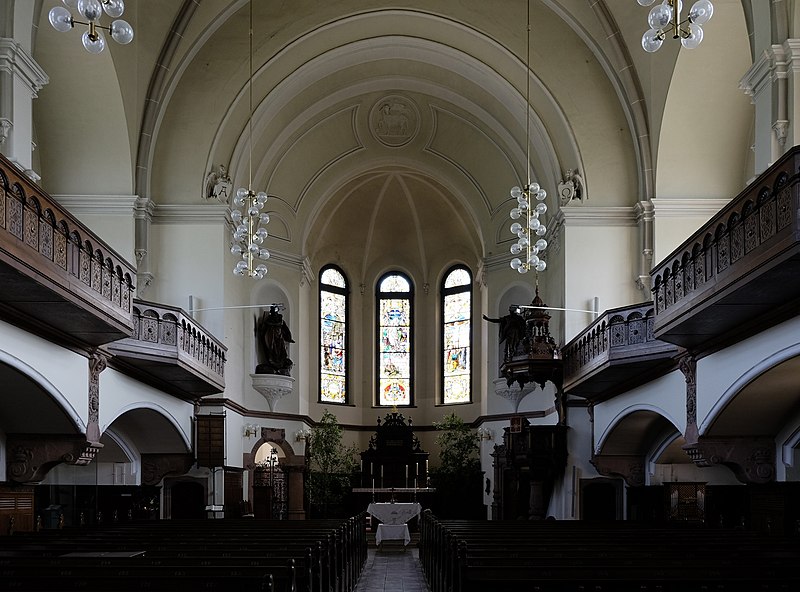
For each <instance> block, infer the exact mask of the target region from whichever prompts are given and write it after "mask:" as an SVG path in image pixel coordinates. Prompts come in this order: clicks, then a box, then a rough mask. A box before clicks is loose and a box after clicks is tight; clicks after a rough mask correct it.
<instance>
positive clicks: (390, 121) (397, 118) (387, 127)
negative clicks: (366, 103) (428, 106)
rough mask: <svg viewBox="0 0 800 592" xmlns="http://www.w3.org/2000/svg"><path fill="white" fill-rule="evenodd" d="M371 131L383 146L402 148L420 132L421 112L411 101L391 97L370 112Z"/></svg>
mask: <svg viewBox="0 0 800 592" xmlns="http://www.w3.org/2000/svg"><path fill="white" fill-rule="evenodd" d="M369 129H370V131H372V135H373V136H375V139H376V140H378V141H379V142H380V143H381V144H385V145H386V146H392V147H395V148H396V147H397V146H402V145H404V144H407V143H408V142H410V141H411V140H412V139H413V138H414V136H416V135H417V132H418V131H419V111H418V110H417V106H416V105H415V104H414V103H413V102H412V101H411V100H410V99H407V98H405V97H401V96H399V95H389V96H387V97H383V98H382V99H381V100H379V101H377V102H376V103H375V104H374V105H373V106H372V109H371V110H370V112H369Z"/></svg>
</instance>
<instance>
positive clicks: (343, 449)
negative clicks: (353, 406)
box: [306, 409, 357, 518]
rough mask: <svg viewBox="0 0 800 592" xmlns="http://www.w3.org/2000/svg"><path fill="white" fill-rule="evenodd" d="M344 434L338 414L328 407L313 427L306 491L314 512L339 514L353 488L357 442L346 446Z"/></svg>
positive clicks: (312, 512) (309, 445)
mask: <svg viewBox="0 0 800 592" xmlns="http://www.w3.org/2000/svg"><path fill="white" fill-rule="evenodd" d="M342 434H343V430H342V428H341V426H340V425H339V422H338V420H337V419H336V416H335V415H334V414H333V413H331V412H330V411H328V410H327V409H326V410H325V412H324V413H323V414H322V419H320V421H319V422H318V423H317V425H316V426H315V427H313V428H312V429H311V435H310V436H309V440H308V451H307V454H306V459H307V467H308V474H307V479H306V493H307V495H308V501H309V504H310V506H311V514H312V515H317V516H321V517H323V518H327V517H329V516H332V515H336V514H339V513H340V509H341V508H342V502H343V501H344V499H345V497H347V496H348V495H349V494H350V492H351V475H352V473H353V471H354V470H355V468H356V465H357V463H356V460H355V459H356V452H357V448H356V446H355V444H353V445H351V446H345V445H344V443H343V442H342Z"/></svg>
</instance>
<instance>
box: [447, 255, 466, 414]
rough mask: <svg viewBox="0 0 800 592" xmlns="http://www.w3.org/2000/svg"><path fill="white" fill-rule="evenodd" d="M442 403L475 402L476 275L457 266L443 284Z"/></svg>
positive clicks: (448, 274)
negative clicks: (473, 332)
mask: <svg viewBox="0 0 800 592" xmlns="http://www.w3.org/2000/svg"><path fill="white" fill-rule="evenodd" d="M442 352H443V353H442V403H444V404H446V405H447V404H452V403H469V402H470V401H471V400H472V276H471V274H470V272H469V270H468V269H467V268H466V267H461V266H459V267H454V268H453V269H451V270H450V271H449V272H448V273H447V274H446V275H445V276H444V281H443V282H442Z"/></svg>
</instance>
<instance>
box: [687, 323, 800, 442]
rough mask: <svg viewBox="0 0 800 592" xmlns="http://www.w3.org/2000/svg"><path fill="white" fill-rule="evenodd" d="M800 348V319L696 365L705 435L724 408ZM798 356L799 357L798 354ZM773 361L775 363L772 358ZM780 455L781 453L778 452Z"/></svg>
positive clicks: (699, 415)
mask: <svg viewBox="0 0 800 592" xmlns="http://www.w3.org/2000/svg"><path fill="white" fill-rule="evenodd" d="M798 344H800V317H795V318H794V319H791V320H789V321H786V322H784V323H781V324H780V325H778V326H776V327H773V328H771V329H768V330H766V331H762V332H761V333H758V334H757V335H755V336H753V337H751V338H749V339H745V340H742V341H740V342H739V343H737V344H735V345H733V346H731V347H728V348H726V349H724V350H722V351H721V352H718V353H716V354H713V355H710V356H707V357H705V358H702V359H700V360H698V362H697V425H698V428H699V430H700V434H703V433H704V432H705V430H706V429H707V428H708V427H709V424H710V423H711V422H712V421H713V418H714V417H715V416H716V415H717V414H719V413H720V412H721V411H722V409H723V408H724V406H725V404H726V403H727V402H728V401H730V400H731V398H733V397H734V396H735V395H736V393H737V392H738V390H739V389H741V388H742V387H743V386H745V384H746V383H747V382H749V381H750V380H752V379H753V378H755V377H756V375H757V374H759V373H760V372H763V371H764V370H767V369H768V368H769V367H771V366H773V365H775V364H776V363H777V362H778V361H781V360H782V359H783V358H782V357H781V351H782V350H785V349H787V348H794V349H795V350H796V348H797V346H798ZM795 355H796V354H795ZM771 357H774V359H773V360H770V359H769V358H771ZM779 454H780V452H779Z"/></svg>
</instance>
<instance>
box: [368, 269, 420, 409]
mask: <svg viewBox="0 0 800 592" xmlns="http://www.w3.org/2000/svg"><path fill="white" fill-rule="evenodd" d="M413 295H414V294H413V288H412V286H411V281H410V280H409V279H408V278H407V277H406V276H405V275H403V274H401V273H399V272H391V273H389V274H386V275H384V276H383V277H382V278H381V279H380V281H379V282H378V289H377V294H376V297H377V313H378V323H377V324H378V343H377V348H376V349H377V352H378V360H377V367H378V368H377V374H378V397H377V399H378V405H386V406H391V405H397V406H403V405H411V404H412V402H413V400H414V398H413V393H412V380H413V372H412V368H413V359H414V357H413V343H412V342H413V334H412V329H411V328H412V324H413V315H414V311H413V308H412V302H413Z"/></svg>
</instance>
